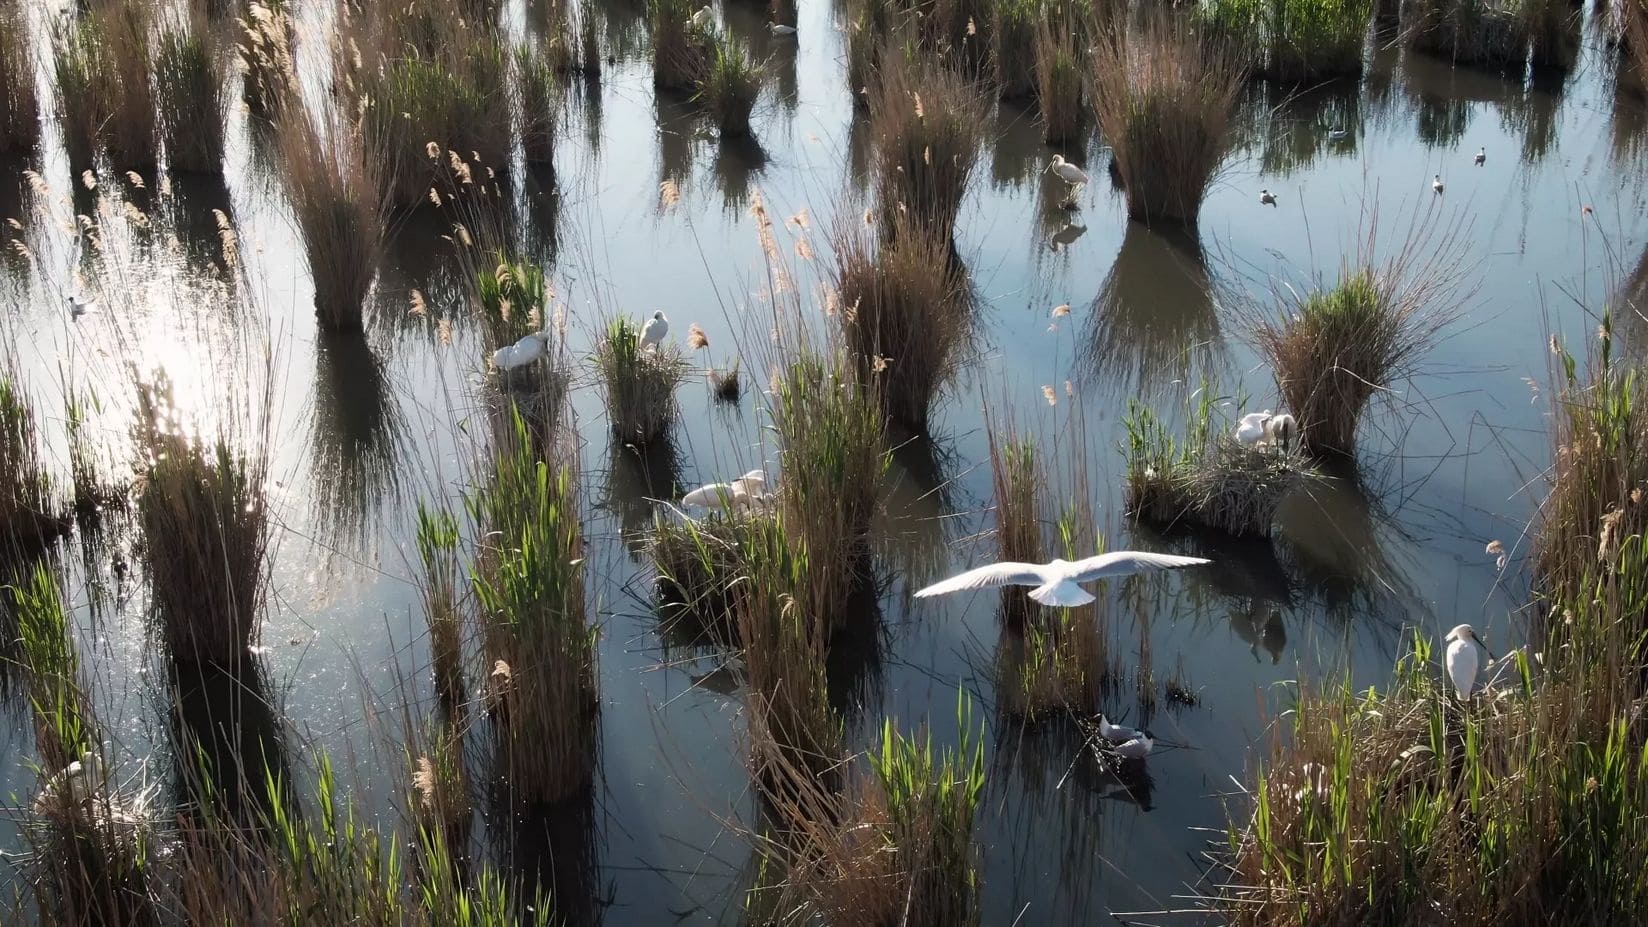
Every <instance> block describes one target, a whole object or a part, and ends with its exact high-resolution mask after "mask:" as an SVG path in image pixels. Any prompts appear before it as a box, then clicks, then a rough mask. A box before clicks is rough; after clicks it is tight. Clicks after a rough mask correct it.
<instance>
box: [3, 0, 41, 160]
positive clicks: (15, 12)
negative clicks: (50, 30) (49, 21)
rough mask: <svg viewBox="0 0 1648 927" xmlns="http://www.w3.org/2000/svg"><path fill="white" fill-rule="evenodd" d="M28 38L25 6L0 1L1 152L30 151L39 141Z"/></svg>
mask: <svg viewBox="0 0 1648 927" xmlns="http://www.w3.org/2000/svg"><path fill="white" fill-rule="evenodd" d="M31 41H32V40H31V38H30V34H29V21H28V8H27V7H26V6H25V5H24V4H22V3H16V2H10V0H7V2H0V154H11V153H14V152H25V151H33V150H34V148H35V146H36V145H38V144H40V97H39V95H38V93H37V92H36V90H35V86H34V47H33V46H32V45H31V44H30V42H31Z"/></svg>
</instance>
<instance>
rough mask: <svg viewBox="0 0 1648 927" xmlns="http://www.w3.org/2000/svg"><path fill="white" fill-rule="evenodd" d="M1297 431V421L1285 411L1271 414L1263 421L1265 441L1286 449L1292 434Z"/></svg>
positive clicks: (1295, 433) (1291, 439)
mask: <svg viewBox="0 0 1648 927" xmlns="http://www.w3.org/2000/svg"><path fill="white" fill-rule="evenodd" d="M1298 433H1299V423H1298V422H1297V421H1295V420H1294V418H1293V416H1291V415H1289V414H1287V413H1286V412H1283V413H1282V414H1281V415H1272V416H1271V417H1270V418H1269V419H1268V420H1267V421H1266V422H1265V443H1267V444H1275V445H1279V446H1280V447H1281V448H1282V449H1283V450H1287V447H1288V445H1289V444H1290V443H1291V442H1292V441H1293V437H1294V435H1297V434H1298Z"/></svg>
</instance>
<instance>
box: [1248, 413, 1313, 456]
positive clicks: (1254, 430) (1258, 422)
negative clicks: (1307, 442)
mask: <svg viewBox="0 0 1648 927" xmlns="http://www.w3.org/2000/svg"><path fill="white" fill-rule="evenodd" d="M1298 432H1299V423H1298V422H1297V421H1295V420H1294V418H1293V416H1291V415H1289V414H1287V413H1286V412H1283V413H1282V414H1281V415H1272V414H1270V410H1269V409H1266V410H1264V411H1263V412H1249V413H1248V414H1246V415H1244V416H1242V417H1241V419H1240V420H1239V421H1237V422H1236V432H1235V435H1234V436H1235V438H1236V443H1237V444H1241V445H1243V446H1245V447H1270V446H1272V445H1276V446H1280V447H1284V448H1285V447H1286V446H1287V445H1288V442H1290V441H1292V440H1293V437H1294V435H1296V434H1298Z"/></svg>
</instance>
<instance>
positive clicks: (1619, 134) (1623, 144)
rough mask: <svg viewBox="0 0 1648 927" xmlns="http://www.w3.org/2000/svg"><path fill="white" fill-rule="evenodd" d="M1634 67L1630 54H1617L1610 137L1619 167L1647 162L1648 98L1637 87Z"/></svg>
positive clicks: (1611, 148) (1636, 166) (1615, 162)
mask: <svg viewBox="0 0 1648 927" xmlns="http://www.w3.org/2000/svg"><path fill="white" fill-rule="evenodd" d="M1632 67H1633V66H1632V64H1631V62H1630V56H1629V55H1618V56H1616V58H1615V63H1614V78H1613V83H1614V94H1613V96H1614V100H1613V103H1614V105H1613V110H1612V113H1611V115H1610V118H1609V120H1608V139H1609V142H1610V145H1609V148H1610V150H1611V151H1612V152H1613V159H1614V164H1615V165H1616V166H1617V167H1620V168H1640V167H1641V166H1642V164H1643V162H1644V161H1648V131H1645V130H1648V98H1644V95H1643V93H1642V92H1641V91H1640V90H1639V89H1637V88H1638V83H1637V82H1638V81H1640V80H1641V78H1639V77H1637V75H1635V74H1634V73H1632Z"/></svg>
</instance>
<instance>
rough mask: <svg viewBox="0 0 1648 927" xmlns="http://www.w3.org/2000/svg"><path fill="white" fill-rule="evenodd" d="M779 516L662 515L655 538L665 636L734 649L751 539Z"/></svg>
mask: <svg viewBox="0 0 1648 927" xmlns="http://www.w3.org/2000/svg"><path fill="white" fill-rule="evenodd" d="M774 518H775V516H774V515H772V514H769V513H765V512H751V511H743V512H724V513H717V514H714V515H711V516H710V517H708V518H704V519H701V520H697V521H692V520H686V521H671V520H666V519H665V518H663V517H660V518H659V519H658V522H657V526H656V528H655V529H654V531H653V535H652V545H651V550H652V562H653V566H654V569H656V571H657V575H658V603H659V614H660V615H662V616H663V621H664V627H665V632H666V636H667V637H668V638H669V639H671V640H677V641H683V642H688V643H711V644H717V645H723V646H734V645H735V644H736V643H737V641H736V638H737V628H738V622H737V621H736V620H735V617H734V615H733V605H734V602H735V595H736V586H737V583H738V581H739V579H740V578H741V577H744V576H747V575H748V572H749V571H748V568H747V567H748V561H747V559H746V558H747V557H748V550H749V547H750V545H749V543H748V541H749V540H750V539H751V538H752V537H754V536H755V535H756V534H757V529H758V528H759V527H760V526H761V524H762V523H770V522H772V521H773V519H774Z"/></svg>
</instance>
